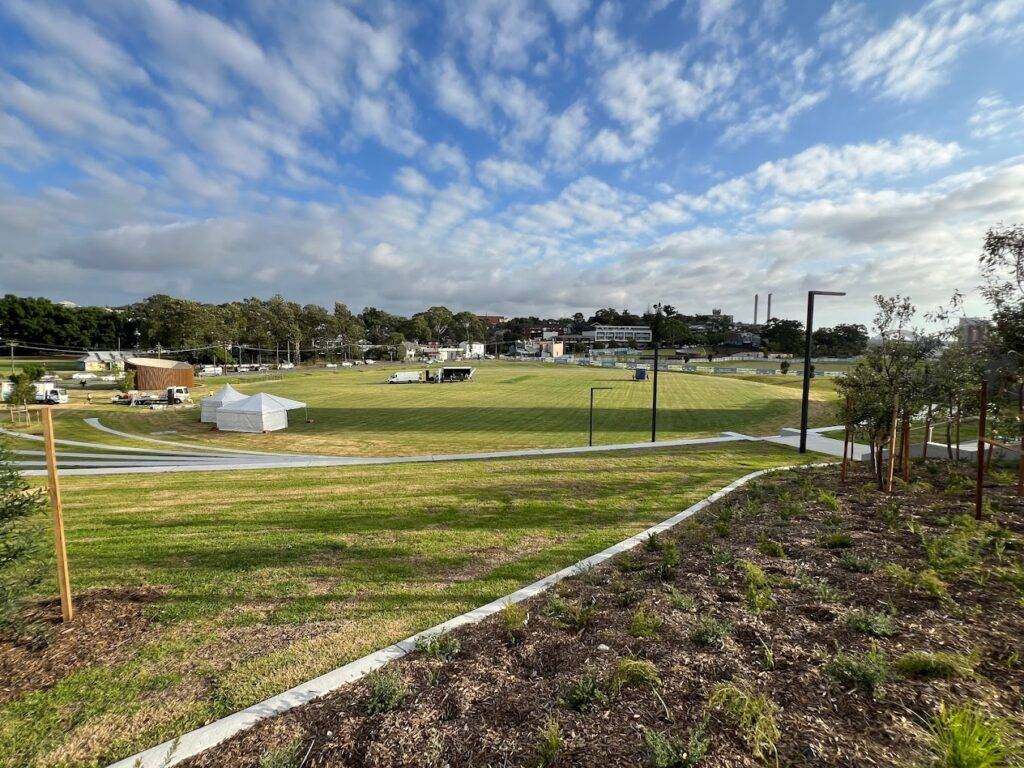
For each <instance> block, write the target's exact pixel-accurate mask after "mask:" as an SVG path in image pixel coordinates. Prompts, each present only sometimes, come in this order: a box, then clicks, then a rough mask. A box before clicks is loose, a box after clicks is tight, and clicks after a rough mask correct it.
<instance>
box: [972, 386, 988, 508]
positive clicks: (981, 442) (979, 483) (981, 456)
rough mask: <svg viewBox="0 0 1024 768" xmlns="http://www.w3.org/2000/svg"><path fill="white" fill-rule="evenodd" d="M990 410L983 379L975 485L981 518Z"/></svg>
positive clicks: (975, 499)
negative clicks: (986, 422) (987, 412)
mask: <svg viewBox="0 0 1024 768" xmlns="http://www.w3.org/2000/svg"><path fill="white" fill-rule="evenodd" d="M987 410H988V381H987V380H986V379H982V380H981V411H980V412H979V415H978V454H977V457H976V458H977V464H978V471H977V479H976V480H975V485H974V519H975V520H981V508H982V504H983V502H984V489H983V485H984V482H985V416H986V415H987V414H986V411H987Z"/></svg>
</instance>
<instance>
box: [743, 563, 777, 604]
mask: <svg viewBox="0 0 1024 768" xmlns="http://www.w3.org/2000/svg"><path fill="white" fill-rule="evenodd" d="M739 566H740V570H741V571H742V573H743V584H744V588H745V590H746V596H747V605H749V606H750V610H752V611H753V612H754V613H756V614H757V613H763V612H764V611H767V610H771V609H772V608H774V607H775V597H774V596H773V595H772V588H771V586H770V585H769V584H768V575H767V574H766V573H765V572H764V571H763V570H762V569H761V567H760V566H759V565H757V564H756V563H752V562H750V561H749V560H740V562H739Z"/></svg>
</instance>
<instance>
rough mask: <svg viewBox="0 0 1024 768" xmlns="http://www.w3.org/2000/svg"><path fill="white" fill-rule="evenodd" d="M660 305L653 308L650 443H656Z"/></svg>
mask: <svg viewBox="0 0 1024 768" xmlns="http://www.w3.org/2000/svg"><path fill="white" fill-rule="evenodd" d="M661 308H662V305H661V304H660V303H659V304H656V305H655V306H654V312H655V314H654V320H653V322H652V323H651V341H653V342H654V381H653V382H652V386H651V442H652V443H655V442H657V441H658V348H659V347H660V346H661V324H662V314H661V311H662V309H661Z"/></svg>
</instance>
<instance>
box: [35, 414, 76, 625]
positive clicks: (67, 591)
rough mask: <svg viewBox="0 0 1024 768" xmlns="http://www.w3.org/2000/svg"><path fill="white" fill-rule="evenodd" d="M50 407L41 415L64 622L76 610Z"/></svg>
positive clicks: (68, 619)
mask: <svg viewBox="0 0 1024 768" xmlns="http://www.w3.org/2000/svg"><path fill="white" fill-rule="evenodd" d="M51 410H52V408H51V407H50V406H47V407H44V408H43V409H42V412H41V413H40V419H41V421H42V422H43V440H44V442H45V444H46V474H47V475H48V477H49V491H50V506H51V507H52V508H53V540H54V544H55V545H56V548H57V586H58V587H59V588H60V610H61V613H62V614H63V616H64V621H66V622H67V621H71V619H72V618H74V615H75V608H74V606H73V605H72V604H71V577H70V576H69V574H68V550H67V543H66V542H65V540H64V508H63V506H62V505H61V501H60V480H59V479H58V477H57V451H56V448H55V447H54V441H53V414H52V413H51Z"/></svg>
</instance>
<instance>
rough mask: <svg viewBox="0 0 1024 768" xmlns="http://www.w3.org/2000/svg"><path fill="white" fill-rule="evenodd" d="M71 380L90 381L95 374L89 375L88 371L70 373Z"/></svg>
mask: <svg viewBox="0 0 1024 768" xmlns="http://www.w3.org/2000/svg"><path fill="white" fill-rule="evenodd" d="M71 378H72V379H74V380H75V381H91V380H92V379H95V378H96V374H95V373H90V372H89V371H85V372H79V373H72V374H71Z"/></svg>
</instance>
